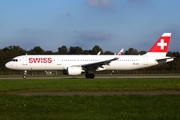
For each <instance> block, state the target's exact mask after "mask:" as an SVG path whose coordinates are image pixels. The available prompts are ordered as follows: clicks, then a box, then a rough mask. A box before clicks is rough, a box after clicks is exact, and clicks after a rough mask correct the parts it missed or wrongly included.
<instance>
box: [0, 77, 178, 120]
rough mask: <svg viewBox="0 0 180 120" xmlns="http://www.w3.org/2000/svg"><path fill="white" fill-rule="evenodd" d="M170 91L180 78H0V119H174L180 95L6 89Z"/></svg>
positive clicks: (175, 86)
mask: <svg viewBox="0 0 180 120" xmlns="http://www.w3.org/2000/svg"><path fill="white" fill-rule="evenodd" d="M169 90H170V91H171V90H176V91H179V90H180V79H175V78H168V79H165V78H148V79H147V78H143V79H142V78H141V79H133V78H128V79H113V78H112V79H93V80H90V79H88V80H87V79H78V78H74V79H69V78H64V79H59V80H58V79H57V80H56V79H48V80H34V79H32V80H31V79H27V80H22V79H19V80H7V79H5V80H0V120H20V119H25V120H32V119H37V120H39V119H43V120H46V119H47V120H49V119H53V120H54V119H55V120H61V119H62V120H69V119H77V120H93V119H95V120H99V119H103V120H109V119H112V120H120V119H122V120H124V119H128V120H131V119H133V120H134V119H138V120H139V119H147V120H154V119H155V120H156V119H158V120H178V119H180V107H179V106H180V95H103V96H87V95H74V96H51V95H36V96H21V95H12V94H9V92H14V91H15V92H23V91H25V92H26V91H31V92H39V91H41V92H54V91H55V92H58V91H96V92H98V91H169Z"/></svg>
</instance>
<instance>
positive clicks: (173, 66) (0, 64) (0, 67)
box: [0, 45, 180, 73]
mask: <svg viewBox="0 0 180 120" xmlns="http://www.w3.org/2000/svg"><path fill="white" fill-rule="evenodd" d="M100 51H101V54H103V55H113V54H114V53H113V52H111V51H103V49H102V48H101V47H99V46H98V45H95V46H94V47H93V48H92V49H91V50H83V49H82V48H81V47H79V46H71V47H69V48H67V47H66V46H65V45H63V46H61V47H58V50H57V52H53V51H51V50H47V51H45V50H43V49H42V48H41V47H40V46H36V47H34V48H33V49H31V50H25V49H23V48H21V47H20V46H9V47H5V48H3V49H0V72H8V71H12V70H9V69H7V68H5V63H6V62H8V61H10V60H11V59H12V58H13V57H15V56H19V55H25V54H29V55H65V54H68V55H71V54H72V55H83V54H90V55H96V54H97V53H98V52H100ZM145 53H146V51H138V50H136V49H134V48H129V49H128V50H125V51H124V53H123V54H125V55H138V54H140V55H142V54H145ZM167 56H170V57H174V58H175V59H174V61H173V62H170V63H167V64H165V65H162V66H154V67H150V68H145V69H141V71H152V70H153V71H168V72H171V71H178V73H179V71H180V53H179V52H171V51H169V52H168V53H167Z"/></svg>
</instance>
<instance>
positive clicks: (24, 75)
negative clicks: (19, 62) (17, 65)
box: [23, 70, 27, 79]
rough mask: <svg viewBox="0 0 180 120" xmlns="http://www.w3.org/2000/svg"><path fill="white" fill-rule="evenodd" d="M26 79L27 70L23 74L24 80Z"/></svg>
mask: <svg viewBox="0 0 180 120" xmlns="http://www.w3.org/2000/svg"><path fill="white" fill-rule="evenodd" d="M26 78H27V70H25V71H24V74H23V79H26Z"/></svg>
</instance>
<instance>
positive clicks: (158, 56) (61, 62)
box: [5, 33, 174, 79]
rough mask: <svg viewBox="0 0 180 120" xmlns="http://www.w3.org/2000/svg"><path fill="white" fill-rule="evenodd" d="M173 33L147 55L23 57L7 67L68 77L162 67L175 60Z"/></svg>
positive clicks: (89, 76)
mask: <svg viewBox="0 0 180 120" xmlns="http://www.w3.org/2000/svg"><path fill="white" fill-rule="evenodd" d="M170 37H171V33H164V34H163V35H162V36H161V37H160V38H159V39H158V40H157V41H156V42H155V44H154V45H153V46H152V47H151V49H150V50H149V51H148V52H147V53H146V54H144V55H122V53H123V49H122V50H121V51H120V52H119V53H118V54H117V55H99V54H98V55H27V54H26V55H21V56H17V57H14V58H13V59H12V60H11V61H9V62H7V63H6V64H5V66H6V68H9V69H13V70H24V74H23V78H24V79H26V76H27V71H28V70H62V72H63V74H64V75H80V74H82V73H83V72H84V73H85V77H86V78H94V77H95V75H94V72H95V71H103V70H135V69H141V68H147V67H151V66H155V65H161V64H164V63H167V62H171V61H173V60H174V58H172V57H168V56H166V53H167V51H168V46H169V43H170Z"/></svg>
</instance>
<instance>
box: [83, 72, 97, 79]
mask: <svg viewBox="0 0 180 120" xmlns="http://www.w3.org/2000/svg"><path fill="white" fill-rule="evenodd" d="M85 77H86V78H94V77H95V75H94V74H89V73H86V75H85Z"/></svg>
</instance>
